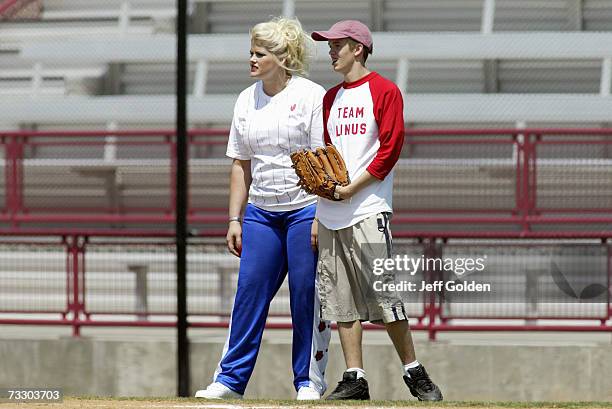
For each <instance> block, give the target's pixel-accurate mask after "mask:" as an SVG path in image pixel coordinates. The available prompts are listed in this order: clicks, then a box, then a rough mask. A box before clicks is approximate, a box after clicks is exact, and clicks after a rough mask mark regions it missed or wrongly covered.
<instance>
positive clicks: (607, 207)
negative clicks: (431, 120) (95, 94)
mask: <svg viewBox="0 0 612 409" xmlns="http://www.w3.org/2000/svg"><path fill="white" fill-rule="evenodd" d="M226 132H227V131H226V130H213V129H209V130H195V131H192V132H191V133H190V135H189V141H190V146H189V149H190V158H191V159H190V168H189V169H190V174H189V177H190V184H189V185H190V206H189V223H190V227H191V234H192V238H191V239H190V244H189V252H188V272H189V273H188V277H187V280H188V281H187V282H188V300H187V302H188V313H189V317H190V318H189V319H190V325H191V326H195V327H197V326H204V327H206V326H212V327H214V326H226V325H227V324H228V320H229V314H230V312H231V304H232V297H233V293H234V291H235V285H236V279H237V270H238V263H239V260H238V259H237V258H235V257H233V256H231V255H229V254H227V252H226V250H225V248H224V245H223V241H222V239H221V238H222V237H223V236H224V235H225V228H224V227H225V222H226V210H225V206H226V203H227V194H228V187H227V184H228V177H227V176H228V171H229V160H228V159H226V158H225V159H224V158H222V156H223V153H224V145H225V143H226V142H225V141H226ZM611 136H612V130H609V129H592V130H588V129H554V130H551V129H546V130H545V129H525V130H516V129H511V130H504V129H489V130H460V129H455V130H443V131H441V130H415V129H409V130H408V132H407V138H406V146H405V148H404V151H403V154H402V158H401V159H400V162H399V164H398V165H397V168H396V174H395V192H394V193H395V196H394V208H395V215H394V218H393V230H394V236H395V238H396V241H395V253H396V254H398V255H405V256H410V257H411V258H413V259H418V258H420V257H421V258H425V257H433V258H438V259H450V260H458V259H465V258H469V257H472V258H474V257H482V256H487V257H488V259H487V260H488V264H487V270H486V276H484V277H483V276H481V277H480V279H485V280H489V281H490V282H491V283H492V284H495V285H497V288H498V289H499V290H498V292H497V293H494V294H493V296H494V297H496V298H491V299H486V298H485V299H469V298H463V299H461V298H457V295H456V294H452V292H451V291H446V290H445V289H443V290H441V291H436V292H424V293H418V294H413V295H412V296H410V297H409V298H408V299H407V300H406V302H407V306H408V309H409V311H408V312H409V314H410V315H411V316H412V317H414V320H413V328H414V329H420V330H426V331H428V332H429V334H430V337H431V338H434V337H435V334H436V333H437V332H438V331H457V330H459V331H465V330H519V331H520V330H544V331H546V330H576V331H585V330H590V331H610V330H612V326H611V324H610V314H611V311H612V308H611V304H610V291H609V290H610V271H611V270H612V269H611V265H612V258H611V256H610V255H611V254H612V253H611V251H610V246H611V243H610V239H611V238H612V185H611V184H610V180H612V158H611V153H612V151H611V146H610V145H611V144H612V138H611ZM174 143H175V140H174V134H173V133H172V132H171V131H122V132H120V131H113V132H74V131H73V132H5V133H1V134H0V151H1V152H2V153H3V156H4V166H2V167H0V169H1V172H2V173H3V175H1V176H3V177H2V178H0V180H1V181H2V182H3V183H2V182H0V196H1V197H0V203H1V204H2V205H3V206H2V212H1V213H0V222H1V223H2V227H1V228H0V237H1V240H0V258H1V259H2V261H1V263H0V324H41V325H70V326H72V327H73V330H74V334H75V335H78V334H79V330H80V328H81V327H82V326H96V325H106V326H145V327H146V326H168V327H171V326H174V325H175V321H174V314H175V302H176V299H175V297H176V296H175V272H174V262H175V254H174V242H173V231H172V228H171V226H172V223H173V218H174V208H173V202H174V200H173V198H174V195H175V187H174V169H175V164H176V163H175V162H176V160H175V158H174V157H173V155H172V152H173V151H174V146H173V144H174ZM449 273H456V269H455V270H448V269H445V268H442V267H441V266H437V267H436V266H433V267H421V268H420V269H419V270H418V271H417V274H416V275H415V276H416V277H418V278H419V279H421V280H422V281H423V282H427V283H433V282H435V281H437V280H440V279H444V278H445V277H446V276H445V274H446V275H448V274H449ZM474 277H477V276H474ZM601 288H603V289H604V290H603V291H599V290H598V289H601ZM594 289H595V290H597V291H599V293H598V294H596V296H597V297H598V298H597V297H595V296H593V297H592V295H593V294H594V291H595V290H594ZM597 291H595V292H597ZM270 313H271V316H274V317H276V318H275V320H274V322H270V323H269V326H270V327H274V328H290V320H289V308H288V290H287V288H286V286H283V287H282V288H281V290H280V291H279V294H278V295H277V297H276V298H275V301H274V302H273V304H272V307H271V310H270ZM565 320H568V321H565Z"/></svg>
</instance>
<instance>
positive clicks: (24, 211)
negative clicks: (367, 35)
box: [0, 129, 612, 236]
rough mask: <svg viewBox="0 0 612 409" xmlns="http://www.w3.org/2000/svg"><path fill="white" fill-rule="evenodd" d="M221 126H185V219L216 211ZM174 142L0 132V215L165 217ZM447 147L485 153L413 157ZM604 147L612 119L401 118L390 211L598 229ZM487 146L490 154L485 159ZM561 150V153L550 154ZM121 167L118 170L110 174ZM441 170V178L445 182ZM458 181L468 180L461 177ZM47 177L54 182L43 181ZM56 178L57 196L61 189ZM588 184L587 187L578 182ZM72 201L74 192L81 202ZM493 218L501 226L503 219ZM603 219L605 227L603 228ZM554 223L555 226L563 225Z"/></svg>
mask: <svg viewBox="0 0 612 409" xmlns="http://www.w3.org/2000/svg"><path fill="white" fill-rule="evenodd" d="M226 135H227V130H226V129H205V130H193V131H191V132H190V133H189V146H190V150H191V151H192V154H193V155H195V154H197V155H200V156H198V157H194V160H192V163H193V162H195V161H196V160H197V159H202V161H200V162H199V163H201V164H202V166H201V169H202V170H201V171H199V170H198V169H199V167H198V166H199V165H197V166H196V165H194V166H192V171H191V174H190V178H191V188H192V194H191V198H190V208H189V222H190V224H191V225H194V226H197V227H205V226H207V225H211V224H221V223H223V222H224V218H225V203H226V201H227V183H228V182H227V169H226V168H224V166H225V165H228V164H229V161H227V162H224V163H225V165H220V164H216V163H214V164H211V165H206V158H207V157H210V152H208V153H207V151H211V150H215V149H217V157H219V156H222V155H223V151H222V148H223V146H224V145H225V143H226ZM58 139H59V140H58ZM111 140H112V141H111ZM174 143H175V139H174V135H173V132H172V131H158V130H154V131H147V130H144V131H112V132H110V131H101V132H91V131H87V132H75V131H70V132H4V133H0V149H1V148H4V157H5V170H4V193H5V203H4V206H3V208H2V212H1V213H0V222H4V223H6V225H7V226H11V227H35V226H45V225H48V224H51V223H69V224H74V225H75V226H78V225H79V224H82V223H89V224H92V223H94V224H99V225H101V227H114V226H116V225H122V226H124V227H130V226H133V225H135V224H151V225H154V226H159V225H160V224H161V225H165V226H171V224H172V221H173V217H174V216H173V214H174V207H173V206H174V200H173V198H174V197H175V194H176V193H175V186H174V169H175V166H174V163H175V158H174V154H173V152H174ZM109 147H110V148H112V149H115V150H117V149H118V150H119V156H120V155H121V152H124V157H123V158H122V157H113V158H110V159H109V158H108V156H107V157H106V159H107V160H102V157H103V155H105V153H104V151H105V150H107V149H108V148H109ZM455 148H456V149H466V148H467V149H473V150H475V151H477V150H481V151H482V154H481V155H480V156H478V155H477V154H476V155H474V154H470V153H469V152H468V154H466V153H465V152H463V153H461V154H460V155H459V156H460V157H459V158H458V159H457V158H448V157H447V158H446V159H448V162H445V160H444V157H443V158H442V159H440V160H438V161H437V162H435V160H436V159H435V155H432V154H427V155H425V156H426V157H425V158H424V159H423V158H420V157H419V151H420V150H427V149H434V150H440V149H443V150H446V151H445V152H446V153H445V154H446V155H447V156H448V154H449V153H452V149H455ZM587 148H588V149H591V150H592V151H593V152H595V151H597V152H598V156H599V157H598V158H592V160H593V161H596V160H599V161H600V163H596V162H593V164H592V165H588V164H587V165H580V166H578V165H568V166H567V169H568V170H563V169H562V165H560V164H552V165H551V164H547V161H548V162H551V161H552V162H554V161H555V159H554V158H546V157H543V156H545V155H543V154H542V153H541V152H543V153H546V151H547V150H549V151H554V150H555V149H557V150H559V149H561V150H563V149H566V150H568V151H570V150H571V149H583V150H584V149H587ZM79 149H80V150H83V151H85V154H84V155H83V158H84V159H82V160H81V161H78V160H77V159H73V162H75V161H76V162H78V163H76V164H73V165H70V166H69V165H66V166H65V167H67V168H68V169H65V170H63V172H64V173H57V175H58V176H57V178H56V179H55V180H51V176H48V177H47V179H45V178H44V177H41V176H40V175H39V174H37V173H36V171H37V169H39V170H40V172H53V171H55V170H54V169H59V168H61V164H62V162H61V161H55V162H53V160H52V159H51V158H52V157H51V156H50V157H48V158H47V159H48V160H47V162H45V158H44V157H41V155H39V154H38V153H37V152H39V151H42V152H44V151H45V150H47V151H53V150H56V151H57V150H66V151H67V153H64V155H70V156H68V157H70V158H72V155H73V154H74V156H75V157H78V150H79ZM139 149H142V150H144V149H149V150H151V149H156V152H157V155H158V156H157V158H156V159H151V160H149V162H151V163H148V164H143V165H138V164H134V163H131V164H127V165H125V166H124V165H122V164H124V163H127V162H130V160H131V161H132V162H135V161H136V162H137V161H138V160H141V159H142V158H140V157H138V155H134V153H135V152H137V151H138V150H139ZM610 152H612V130H611V129H525V130H516V129H485V130H412V129H410V130H408V131H407V140H406V148H405V153H406V154H407V155H404V158H403V159H402V161H403V162H401V163H400V165H398V168H399V170H398V171H397V172H396V178H395V179H396V189H395V198H394V207H395V209H396V211H395V217H394V221H393V222H394V225H396V226H400V229H401V230H420V229H419V228H418V227H417V226H419V225H421V226H422V225H438V226H441V225H446V227H445V230H448V225H451V226H456V227H458V228H459V229H460V231H463V232H465V233H469V232H470V231H471V229H470V228H469V227H470V226H473V225H479V226H490V227H489V228H487V232H482V233H483V234H488V232H508V231H518V230H520V232H521V235H522V236H525V235H530V234H531V233H532V232H537V231H541V230H542V229H548V227H550V226H551V225H562V226H570V225H582V226H585V225H586V227H581V228H579V229H575V228H572V229H569V230H568V231H567V233H568V235H572V234H574V233H576V234H580V232H581V231H590V232H591V231H596V230H601V229H600V228H599V227H598V226H601V225H605V224H611V223H612V193H610V192H609V191H608V188H607V187H606V186H605V178H606V177H608V175H609V176H610V177H612V174H609V170H608V169H610V165H609V164H608V163H607V162H606V161H607V160H612V154H610ZM489 154H494V155H497V157H496V158H488V157H487V155H489ZM37 155H38V156H37ZM55 155H56V157H57V156H61V154H57V153H56V154H55ZM88 155H89V156H88ZM92 155H94V156H95V155H97V159H95V158H94V159H91V156H92ZM130 155H132V156H130ZM470 155H471V156H470ZM585 155H586V154H585ZM549 156H550V155H549ZM88 158H89V159H88ZM566 158H567V153H566V156H563V157H561V158H559V159H557V162H559V161H562V160H564V159H566ZM567 159H568V160H572V159H573V158H571V157H570V158H567ZM582 159H584V160H585V161H586V162H588V161H589V160H590V159H589V158H587V157H586V156H585V157H583V158H582ZM452 160H455V162H457V160H459V161H460V160H464V162H465V163H468V165H467V166H464V165H462V164H454V165H451V162H452ZM419 161H425V162H424V163H425V167H426V168H427V169H425V170H419V169H420V168H419V167H420V166H421V167H422V165H420V164H419V163H420V162H419ZM427 161H429V162H431V163H428V162H427ZM479 161H480V162H481V163H480V164H479ZM40 163H43V165H40ZM44 163H46V164H44ZM71 163H72V162H71ZM469 163H472V165H469ZM24 166H25V167H24ZM45 166H46V168H45ZM583 168H584V169H583ZM45 169H46V170H45ZM139 169H140V170H142V172H141V174H139V173H138V170H139ZM215 169H216V171H217V173H216V174H214V175H212V176H206V175H207V173H206V172H210V171H213V170H215ZM402 169H404V170H402ZM571 169H578V170H579V171H580V172H582V173H576V174H572V171H571ZM149 171H150V173H151V176H150V178H149V179H150V180H149V181H147V183H148V184H149V185H150V191H151V192H152V193H150V194H149V196H148V199H147V198H146V197H144V193H143V196H141V197H137V194H138V192H137V191H138V185H137V183H138V181H135V182H133V183H132V184H131V185H130V183H131V182H130V178H137V177H141V178H147V172H149ZM462 171H465V172H467V173H466V175H467V176H466V177H464V178H462V177H461V176H460V175H458V176H456V175H455V174H456V173H457V172H459V173H460V172H462ZM58 172H59V170H58ZM130 172H131V173H130ZM198 172H199V173H198ZM219 172H221V173H219ZM555 172H556V173H555ZM589 173H598V174H599V176H598V179H597V180H595V179H593V178H592V177H591V176H589ZM24 174H25V176H24ZM37 175H38V176H37ZM139 175H140V176H139ZM142 175H144V176H142ZM122 176H123V177H124V179H125V180H124V181H118V179H121V177H122ZM64 177H71V178H74V179H75V180H76V182H75V183H81V181H88V182H87V183H90V184H91V186H89V187H83V188H82V190H83V192H86V191H87V189H98V192H97V193H95V194H97V195H98V196H97V198H96V199H95V200H94V197H93V196H92V197H91V198H87V197H86V194H87V193H83V194H81V193H80V192H79V191H77V190H75V191H74V192H73V193H72V194H73V196H72V197H71V196H70V195H69V193H70V192H69V189H68V187H66V186H65V185H64V186H62V179H63V178H64ZM37 178H38V179H37ZM156 178H157V179H156ZM428 178H434V179H435V178H438V179H435V180H434V182H436V183H438V185H440V186H439V187H438V188H437V189H438V190H432V189H434V188H430V187H428V186H421V187H420V188H419V189H421V190H415V189H414V188H413V187H411V185H413V184H415V182H416V184H418V183H419V181H421V180H422V181H425V183H427V182H428ZM445 178H446V179H448V180H447V181H444V180H443V179H445ZM470 178H471V179H472V180H471V182H470ZM555 178H556V180H553V179H555ZM580 178H582V179H580ZM93 179H95V180H96V181H97V182H96V183H97V185H95V186H94V184H93V183H92V182H91V180H93ZM466 180H467V181H468V182H469V183H472V184H473V186H471V187H470V186H468V185H467V184H466V185H465V186H462V184H465V183H466ZM497 182H499V184H498V183H497ZM54 183H55V185H53V184H54ZM441 183H442V184H441ZM597 183H599V185H596V184H597ZM479 184H480V185H479ZM580 185H582V186H580ZM54 186H55V193H53V189H51V188H52V187H54ZM434 187H435V186H434ZM62 189H63V192H65V193H66V195H65V197H62V195H61V193H58V192H59V191H61V190H62ZM130 189H131V190H130ZM427 189H429V191H427ZM568 189H570V190H568ZM571 189H573V191H572V190H571ZM585 189H587V190H588V189H591V190H590V191H589V192H587V193H580V190H585ZM453 190H457V193H448V192H450V191H453ZM566 191H567V192H566ZM41 192H42V193H41ZM564 192H565V193H564ZM602 192H603V193H602ZM51 193H52V194H51ZM145 193H146V192H145ZM566 193H569V194H573V197H569V199H571V200H566V199H564V198H559V199H558V200H550V199H548V198H547V197H546V195H564V194H566ZM45 195H46V196H45ZM54 195H55V196H54ZM496 195H497V196H496ZM589 196H590V197H589ZM84 198H85V199H87V200H83V199H84ZM79 201H80V202H82V203H80V204H79ZM572 201H573V202H574V203H576V205H575V206H569V205H567V203H570V204H571V203H572ZM211 202H212V203H211ZM461 202H465V203H464V204H462V203H461ZM566 202H567V203H566ZM502 226H506V227H505V228H500V227H502ZM608 229H609V228H608V227H606V228H605V229H604V230H608ZM452 230H455V228H453V229H452ZM556 230H557V231H558V232H559V234H560V235H563V233H564V232H563V231H559V229H556ZM398 232H399V231H398Z"/></svg>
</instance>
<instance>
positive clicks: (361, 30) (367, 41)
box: [311, 20, 374, 53]
mask: <svg viewBox="0 0 612 409" xmlns="http://www.w3.org/2000/svg"><path fill="white" fill-rule="evenodd" d="M311 36H312V38H313V39H314V40H316V41H327V40H339V39H341V38H352V39H353V40H355V41H357V42H358V43H361V44H363V45H364V46H365V48H367V49H368V51H369V52H370V53H371V52H372V46H373V45H374V44H372V33H370V29H369V28H368V26H366V25H365V24H363V23H362V22H361V21H357V20H342V21H338V22H337V23H336V24H334V25H333V26H331V28H330V29H329V30H327V31H314V32H313V33H312V35H311Z"/></svg>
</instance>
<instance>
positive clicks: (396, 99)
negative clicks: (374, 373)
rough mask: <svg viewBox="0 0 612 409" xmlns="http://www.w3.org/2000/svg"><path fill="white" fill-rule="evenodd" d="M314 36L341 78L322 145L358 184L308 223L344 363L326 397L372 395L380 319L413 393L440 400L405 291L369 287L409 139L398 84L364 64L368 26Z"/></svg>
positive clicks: (388, 276)
mask: <svg viewBox="0 0 612 409" xmlns="http://www.w3.org/2000/svg"><path fill="white" fill-rule="evenodd" d="M312 38H313V39H315V40H317V41H327V42H328V44H329V48H330V50H329V55H330V57H331V60H332V67H333V69H334V71H336V72H337V73H339V74H342V76H343V77H344V82H342V83H341V84H338V85H337V86H335V87H333V88H332V89H330V90H329V91H327V93H326V94H325V98H324V99H323V121H324V127H323V130H324V137H325V142H326V143H332V144H334V145H335V146H336V148H337V149H338V150H339V152H340V153H341V154H342V156H343V158H344V160H345V162H346V165H347V168H348V171H349V176H350V178H351V181H352V182H351V184H349V185H348V186H345V187H342V186H339V187H337V188H336V191H335V197H336V199H338V201H331V200H327V199H323V198H320V199H319V203H318V206H317V219H318V223H314V224H313V229H312V238H311V240H312V243H313V245H318V247H319V294H320V297H321V304H322V312H323V318H325V319H327V320H333V321H336V322H337V323H338V333H339V335H340V342H341V344H342V350H343V352H344V359H345V361H346V366H347V368H348V369H347V370H346V372H344V374H343V377H342V381H340V383H339V384H338V386H337V387H336V389H335V390H334V391H333V392H332V393H331V394H330V395H329V396H328V397H327V399H369V398H370V394H369V390H368V383H367V381H366V376H365V371H364V370H363V362H362V348H361V338H362V328H361V321H374V322H380V321H382V322H383V323H384V325H385V327H386V329H387V332H388V334H389V337H390V338H391V341H392V342H393V345H394V346H395V349H396V351H397V353H398V354H399V357H400V360H401V361H402V365H403V377H404V381H405V383H406V385H408V388H409V389H410V392H411V393H412V395H414V396H416V397H417V398H418V399H419V400H430V401H439V400H442V393H441V392H440V389H439V388H438V387H437V386H436V385H435V384H434V383H433V382H432V381H431V379H430V378H429V376H428V375H427V372H426V371H425V368H423V366H422V365H421V364H419V362H418V361H417V360H416V356H415V352H414V345H413V343H412V336H411V334H410V329H409V327H408V317H407V316H406V312H405V309H404V304H403V302H402V301H401V298H400V296H399V294H397V293H396V292H391V291H374V288H373V285H372V284H373V281H374V276H373V273H372V266H373V263H374V259H376V258H390V257H391V244H392V243H391V232H390V230H389V219H390V215H391V212H392V207H391V205H392V203H391V198H392V193H393V192H392V190H393V167H394V166H395V163H396V162H397V160H398V158H399V156H400V152H401V149H402V145H403V143H404V118H403V109H404V108H403V101H402V94H401V92H400V91H399V89H398V88H397V86H396V85H395V84H394V83H393V82H391V81H389V80H387V79H385V78H383V77H381V76H380V75H379V74H377V73H376V72H371V71H370V70H368V68H366V65H365V62H366V60H367V58H368V55H369V54H371V53H372V34H371V33H370V30H369V29H368V27H367V26H365V25H364V24H363V23H361V22H359V21H354V20H346V21H340V22H338V23H336V24H334V25H333V26H332V27H331V28H330V29H329V30H328V31H315V32H314V33H312ZM315 220H316V219H315ZM380 279H381V277H376V280H380ZM382 279H383V280H384V281H386V282H392V281H394V280H395V276H394V273H393V272H392V271H389V272H385V273H384V274H383V276H382Z"/></svg>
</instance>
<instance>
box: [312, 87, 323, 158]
mask: <svg viewBox="0 0 612 409" xmlns="http://www.w3.org/2000/svg"><path fill="white" fill-rule="evenodd" d="M324 95H325V90H324V89H323V87H317V88H316V89H315V91H314V92H313V93H312V104H311V107H312V112H311V116H310V129H309V132H310V148H311V149H315V148H318V147H320V146H325V143H324V140H323V139H324V137H323V96H324Z"/></svg>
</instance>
